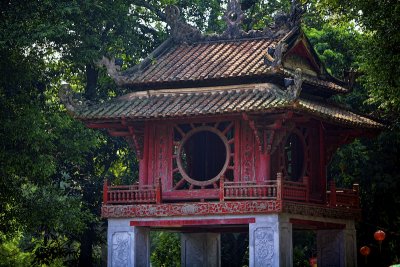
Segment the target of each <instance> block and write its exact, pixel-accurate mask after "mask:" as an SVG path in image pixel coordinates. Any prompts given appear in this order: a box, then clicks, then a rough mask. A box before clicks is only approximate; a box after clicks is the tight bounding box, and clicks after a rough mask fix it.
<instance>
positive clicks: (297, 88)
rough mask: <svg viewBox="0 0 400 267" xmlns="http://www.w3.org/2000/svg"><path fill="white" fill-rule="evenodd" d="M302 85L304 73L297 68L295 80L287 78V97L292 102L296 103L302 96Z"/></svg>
mask: <svg viewBox="0 0 400 267" xmlns="http://www.w3.org/2000/svg"><path fill="white" fill-rule="evenodd" d="M302 84H303V72H302V70H301V69H300V68H297V69H296V70H295V72H294V77H293V78H285V86H286V92H285V93H286V96H288V97H289V99H290V100H292V101H296V100H297V99H298V98H299V96H300V93H301V89H302V88H301V86H302Z"/></svg>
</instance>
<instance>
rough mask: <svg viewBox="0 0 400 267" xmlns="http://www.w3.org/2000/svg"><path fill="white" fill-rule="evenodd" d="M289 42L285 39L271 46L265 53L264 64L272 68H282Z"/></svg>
mask: <svg viewBox="0 0 400 267" xmlns="http://www.w3.org/2000/svg"><path fill="white" fill-rule="evenodd" d="M287 48H288V44H287V43H285V42H284V41H280V42H278V43H277V44H276V45H275V46H269V47H268V49H267V53H265V55H264V64H265V65H267V66H269V67H270V68H281V67H282V59H283V54H284V53H285V52H286V50H287Z"/></svg>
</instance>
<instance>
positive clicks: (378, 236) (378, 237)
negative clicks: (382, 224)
mask: <svg viewBox="0 0 400 267" xmlns="http://www.w3.org/2000/svg"><path fill="white" fill-rule="evenodd" d="M385 237H386V234H385V232H384V231H382V230H378V231H376V232H375V233H374V238H375V240H376V241H378V243H379V252H382V241H383V240H385Z"/></svg>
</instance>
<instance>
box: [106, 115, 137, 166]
mask: <svg viewBox="0 0 400 267" xmlns="http://www.w3.org/2000/svg"><path fill="white" fill-rule="evenodd" d="M122 124H123V125H126V123H125V122H124V120H123V123H122ZM125 127H127V128H128V131H127V132H126V133H125V134H122V132H121V131H120V133H121V135H119V136H122V137H123V138H124V139H125V141H126V142H127V143H128V145H129V147H130V148H131V149H133V150H134V151H135V153H136V156H137V157H138V158H139V159H143V150H144V123H134V124H130V125H129V126H125ZM108 132H109V133H110V134H111V135H113V136H118V134H117V132H115V131H114V129H109V130H108Z"/></svg>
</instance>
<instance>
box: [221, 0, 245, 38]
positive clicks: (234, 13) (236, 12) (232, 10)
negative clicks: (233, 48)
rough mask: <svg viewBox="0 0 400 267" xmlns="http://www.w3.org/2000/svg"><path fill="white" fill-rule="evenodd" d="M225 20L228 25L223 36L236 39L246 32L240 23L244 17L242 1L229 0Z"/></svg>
mask: <svg viewBox="0 0 400 267" xmlns="http://www.w3.org/2000/svg"><path fill="white" fill-rule="evenodd" d="M223 18H224V20H225V21H226V25H227V26H228V27H227V28H226V30H225V32H224V33H223V36H226V37H229V38H232V39H236V38H238V37H240V36H241V35H242V33H243V32H244V31H243V30H242V29H241V28H240V25H241V24H242V21H243V19H244V14H243V11H242V8H241V7H240V3H239V2H238V1H237V0H230V1H229V2H228V7H227V9H226V11H225V14H224V17H223Z"/></svg>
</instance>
